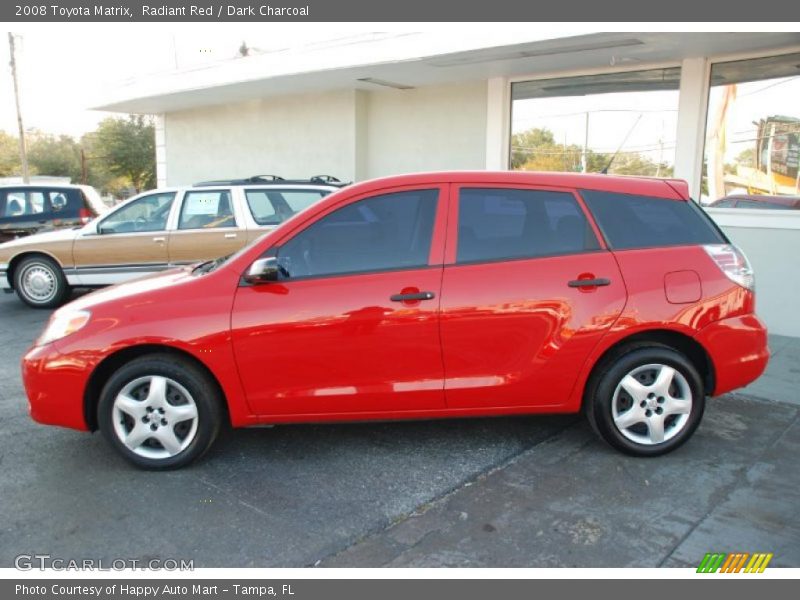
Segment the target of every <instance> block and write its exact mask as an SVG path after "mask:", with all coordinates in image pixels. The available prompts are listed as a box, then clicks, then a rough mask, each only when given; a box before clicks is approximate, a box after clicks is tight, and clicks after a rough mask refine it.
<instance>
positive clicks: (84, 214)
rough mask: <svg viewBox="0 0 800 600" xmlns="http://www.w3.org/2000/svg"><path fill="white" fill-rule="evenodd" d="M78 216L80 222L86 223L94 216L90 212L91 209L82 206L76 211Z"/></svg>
mask: <svg viewBox="0 0 800 600" xmlns="http://www.w3.org/2000/svg"><path fill="white" fill-rule="evenodd" d="M78 217H79V218H80V220H81V223H83V224H84V225H86V224H87V223H88V222H89V221H91V220H92V219H93V218H94V215H93V214H92V211H90V210H89V209H88V208H86V207H84V208H82V209H80V210H79V211H78Z"/></svg>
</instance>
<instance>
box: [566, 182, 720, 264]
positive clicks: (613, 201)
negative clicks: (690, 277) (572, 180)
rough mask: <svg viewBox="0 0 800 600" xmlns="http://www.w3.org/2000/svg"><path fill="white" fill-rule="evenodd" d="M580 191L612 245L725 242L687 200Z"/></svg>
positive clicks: (707, 220)
mask: <svg viewBox="0 0 800 600" xmlns="http://www.w3.org/2000/svg"><path fill="white" fill-rule="evenodd" d="M581 195H582V196H583V198H584V200H585V201H586V204H587V206H588V207H589V210H590V211H591V212H592V214H593V215H594V218H595V221H597V224H598V226H599V227H600V230H601V231H602V232H603V235H605V237H606V240H607V241H608V244H609V246H611V248H612V249H616V250H627V249H630V248H652V247H655V246H681V245H688V244H725V243H727V242H726V241H725V239H723V237H722V236H721V235H720V233H719V231H718V230H717V229H716V228H715V227H714V226H713V225H712V224H711V222H710V219H709V218H708V217H707V216H706V215H705V214H704V213H703V211H702V210H701V209H700V208H698V207H697V206H696V205H695V204H694V202H691V201H689V202H684V201H682V200H668V199H665V198H651V197H648V196H635V195H632V194H617V193H613V192H597V191H588V190H583V191H581Z"/></svg>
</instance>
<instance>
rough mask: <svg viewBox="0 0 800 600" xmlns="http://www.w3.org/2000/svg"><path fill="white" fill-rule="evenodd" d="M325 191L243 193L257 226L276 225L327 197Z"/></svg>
mask: <svg viewBox="0 0 800 600" xmlns="http://www.w3.org/2000/svg"><path fill="white" fill-rule="evenodd" d="M328 193H329V192H327V191H325V190H273V189H269V190H265V189H254V190H247V191H245V197H246V198H247V206H248V207H249V208H250V213H251V214H252V215H253V219H254V220H255V222H256V223H258V224H259V225H278V224H279V223H283V222H284V221H285V220H286V219H288V218H289V217H291V216H293V215H295V214H296V213H298V212H300V211H301V210H304V209H306V208H308V207H309V206H311V205H312V204H315V203H317V202H319V201H320V200H321V199H322V198H324V197H325V196H327V195H328Z"/></svg>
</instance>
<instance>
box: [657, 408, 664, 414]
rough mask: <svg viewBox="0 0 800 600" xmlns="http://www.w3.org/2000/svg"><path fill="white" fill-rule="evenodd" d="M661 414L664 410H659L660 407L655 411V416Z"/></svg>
mask: <svg viewBox="0 0 800 600" xmlns="http://www.w3.org/2000/svg"><path fill="white" fill-rule="evenodd" d="M663 412H664V409H663V408H661V407H660V406H659V407H658V408H657V409H656V414H657V415H660V414H661V413H663Z"/></svg>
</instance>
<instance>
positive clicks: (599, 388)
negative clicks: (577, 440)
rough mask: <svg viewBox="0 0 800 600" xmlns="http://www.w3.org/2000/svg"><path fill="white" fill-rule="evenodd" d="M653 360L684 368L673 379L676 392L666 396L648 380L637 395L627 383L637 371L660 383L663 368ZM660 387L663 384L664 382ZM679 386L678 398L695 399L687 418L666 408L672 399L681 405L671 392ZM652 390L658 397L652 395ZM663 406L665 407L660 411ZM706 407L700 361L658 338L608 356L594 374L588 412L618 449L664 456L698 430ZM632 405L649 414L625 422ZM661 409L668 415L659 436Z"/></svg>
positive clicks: (587, 398) (600, 432) (586, 398)
mask: <svg viewBox="0 0 800 600" xmlns="http://www.w3.org/2000/svg"><path fill="white" fill-rule="evenodd" d="M650 365H661V366H662V367H663V366H666V367H671V368H672V369H674V370H675V372H676V373H678V374H679V375H675V376H674V379H672V380H671V381H672V383H670V384H668V386H669V390H670V392H669V394H670V396H668V397H667V400H664V396H660V395H658V394H656V393H654V392H655V391H656V389H657V388H656V387H649V386H647V385H643V388H642V390H643V392H648V393H647V395H646V396H644V395H643V396H641V397H640V398H639V400H638V401H636V400H634V396H633V395H631V394H628V392H627V390H626V389H625V388H624V387H623V386H622V381H623V379H624V378H625V377H626V376H627V375H632V374H633V373H636V375H635V376H634V378H635V379H637V381H640V382H641V381H644V382H645V383H646V382H648V381H650V380H651V379H652V380H656V381H653V383H652V384H650V385H652V386H655V384H656V383H657V375H658V374H659V373H660V371H659V370H658V369H656V368H650ZM666 373H669V371H668V370H667V371H666ZM618 387H619V388H620V389H619V393H618ZM629 387H630V386H629ZM659 389H663V386H662V387H660V388H659ZM673 392H674V394H675V399H676V400H684V401H685V400H686V399H687V398H688V399H689V400H690V403H691V410H690V412H688V413H684V414H687V415H688V416H686V418H683V416H684V415H683V414H667V413H665V412H663V411H664V408H663V407H664V406H665V405H664V404H663V402H667V403H672V404H668V406H678V403H677V402H673V399H672V397H671V396H672V395H673ZM688 394H691V396H688ZM651 395H652V396H654V397H653V398H651V397H650V396H651ZM642 402H644V403H645V404H642ZM637 405H638V407H637ZM683 406H684V407H685V406H686V405H683ZM615 407H616V411H617V417H618V418H619V419H620V420H619V423H620V425H621V426H619V427H618V426H617V425H616V424H615V418H614V414H615V413H614V411H615ZM659 409H660V410H661V411H662V412H661V413H658V414H656V411H658V410H659ZM620 410H622V412H620ZM682 410H685V408H683V409H682ZM704 410H705V390H704V387H703V381H702V379H701V377H700V374H699V373H698V372H697V369H696V368H695V366H694V365H693V364H692V362H691V361H690V360H689V359H688V358H687V357H686V356H684V355H683V354H681V353H680V352H678V351H676V350H675V349H673V348H670V347H668V346H664V345H661V344H654V343H643V344H635V345H631V346H627V347H625V348H623V349H622V350H621V351H619V352H617V353H615V354H614V355H612V356H610V357H609V358H608V359H606V360H605V361H604V362H603V363H602V364H601V365H600V366H599V367H598V369H597V370H596V372H595V373H594V374H593V376H592V377H591V379H590V381H589V384H588V385H587V388H586V394H585V396H584V412H585V413H586V416H587V418H588V420H589V423H590V424H591V426H592V428H593V429H594V430H595V432H596V433H597V434H598V435H599V436H600V437H601V438H602V439H603V440H605V441H606V442H607V443H609V444H610V445H611V446H613V447H614V448H616V449H617V450H620V451H622V452H624V453H626V454H630V455H632V456H645V457H647V456H659V455H662V454H666V453H668V452H671V451H673V450H675V449H676V448H678V447H679V446H681V445H682V444H684V443H685V442H686V441H687V440H688V439H689V438H690V437H691V436H692V434H693V433H694V432H695V430H696V429H697V426H698V425H699V424H700V420H701V419H702V417H703V411H704ZM628 411H636V415H634V414H633V412H631V415H633V418H632V419H631V420H633V419H635V418H638V417H640V416H642V417H643V419H642V420H641V421H639V422H634V423H633V424H632V425H631V426H629V427H624V425H625V423H626V421H625V419H623V417H624V415H625V414H627V412H628ZM661 415H663V417H662V421H661V422H662V426H661V429H662V430H663V432H664V433H663V435H664V439H663V441H660V442H658V441H657V440H658V439H659V438H658V433H654V431H658V429H659V427H658V426H655V420H657V419H658V418H659V416H661ZM650 419H653V420H654V421H651V420H650ZM651 423H653V425H651ZM651 427H652V428H651ZM654 436H655V437H654ZM631 438H635V439H631ZM645 438H647V439H645ZM654 440H656V441H654Z"/></svg>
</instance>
